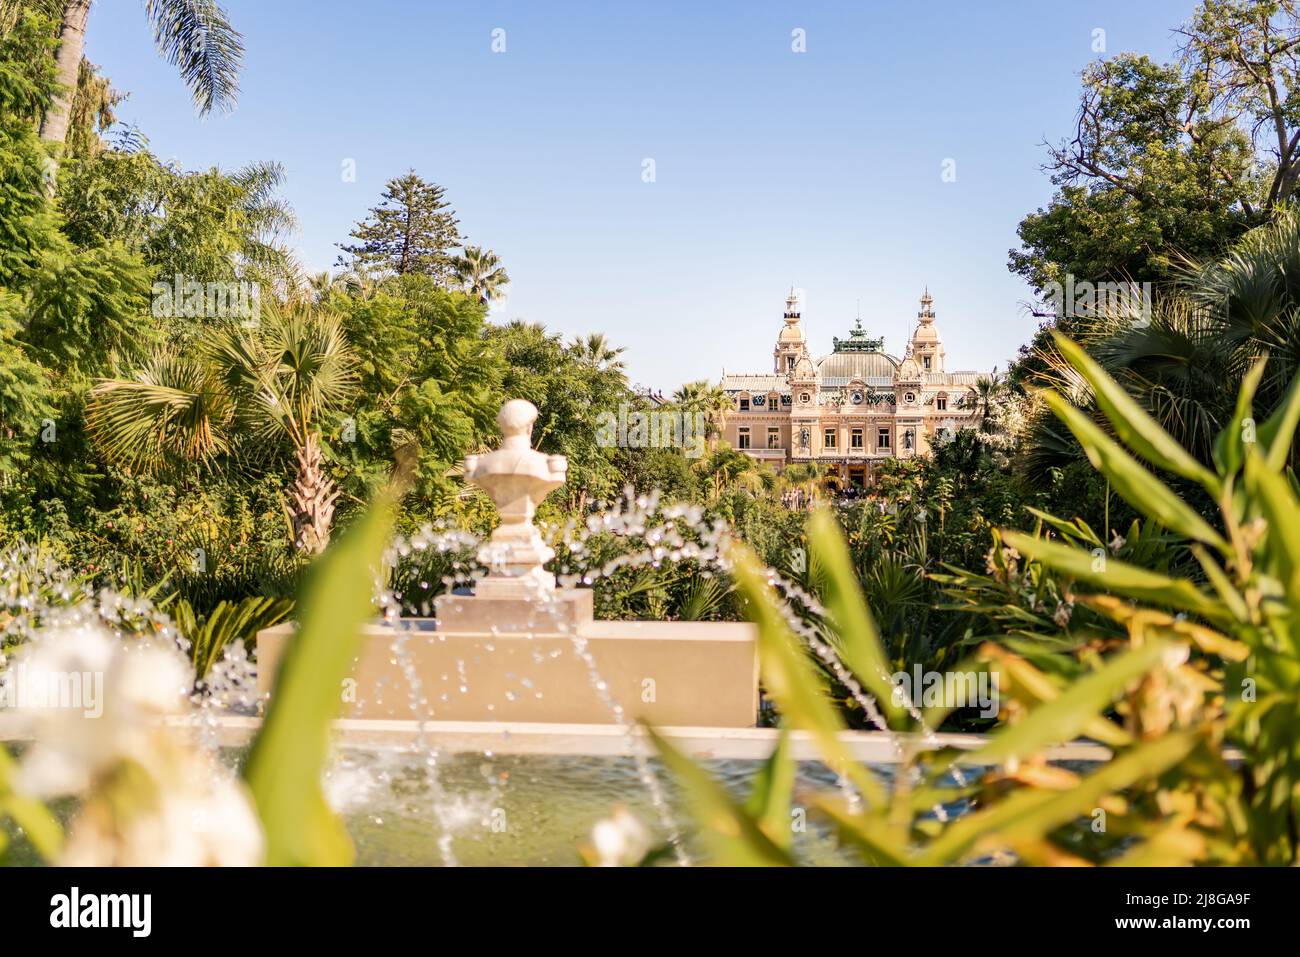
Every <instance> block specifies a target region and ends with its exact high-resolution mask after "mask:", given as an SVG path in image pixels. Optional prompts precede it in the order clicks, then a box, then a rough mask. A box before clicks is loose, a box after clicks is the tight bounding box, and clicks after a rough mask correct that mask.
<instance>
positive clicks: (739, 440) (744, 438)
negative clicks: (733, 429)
mask: <svg viewBox="0 0 1300 957" xmlns="http://www.w3.org/2000/svg"><path fill="white" fill-rule="evenodd" d="M736 447H737V448H740V449H747V448H749V429H741V430H740V431H739V432H738V433H737V434H736Z"/></svg>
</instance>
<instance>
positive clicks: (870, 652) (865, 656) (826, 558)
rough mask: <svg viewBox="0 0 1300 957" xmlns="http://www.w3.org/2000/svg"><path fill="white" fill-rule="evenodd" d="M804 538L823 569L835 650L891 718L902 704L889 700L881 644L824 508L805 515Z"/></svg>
mask: <svg viewBox="0 0 1300 957" xmlns="http://www.w3.org/2000/svg"><path fill="white" fill-rule="evenodd" d="M808 541H809V543H810V544H811V545H812V549H813V555H814V556H815V557H816V559H817V562H818V564H819V565H820V566H821V568H822V569H823V570H824V571H825V573H826V578H825V582H824V584H823V590H824V595H823V596H822V601H823V603H824V604H825V605H826V610H827V611H828V612H829V613H830V625H831V627H832V628H833V629H834V631H835V634H836V636H837V637H838V638H839V642H838V644H837V645H836V650H837V651H838V652H839V655H840V658H841V660H842V661H843V662H844V664H845V665H846V666H847V667H848V669H849V670H850V671H851V672H853V674H854V675H855V676H856V677H857V679H858V680H859V681H861V682H862V683H863V684H864V685H866V687H867V689H868V690H869V691H870V692H871V693H872V694H873V695H874V696H875V699H876V702H877V704H878V705H879V706H880V708H881V710H882V711H884V713H885V714H887V715H889V716H890V717H891V718H892V717H896V716H897V715H899V714H901V713H902V709H901V708H899V707H898V706H897V705H896V704H895V703H894V685H893V682H892V680H891V679H890V677H889V675H890V671H891V670H892V669H891V668H890V667H889V659H888V658H887V657H886V655H885V651H884V648H883V647H881V644H880V633H879V632H878V631H877V630H876V623H875V621H874V620H873V619H872V617H871V611H870V609H868V608H867V603H866V601H864V600H863V597H862V589H861V588H860V587H859V585H858V578H857V575H856V574H855V573H854V571H853V561H852V559H851V558H850V557H849V549H848V546H847V545H846V544H845V542H844V536H843V534H842V533H841V532H840V527H839V523H838V522H837V521H836V520H835V517H834V516H833V515H832V514H831V513H830V512H829V511H827V510H826V509H818V510H817V511H816V512H814V513H813V515H812V517H811V518H810V519H809V520H808Z"/></svg>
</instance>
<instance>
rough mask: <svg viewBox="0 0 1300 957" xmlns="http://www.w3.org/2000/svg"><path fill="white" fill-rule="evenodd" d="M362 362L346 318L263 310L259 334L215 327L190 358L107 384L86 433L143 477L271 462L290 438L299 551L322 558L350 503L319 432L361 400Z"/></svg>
mask: <svg viewBox="0 0 1300 957" xmlns="http://www.w3.org/2000/svg"><path fill="white" fill-rule="evenodd" d="M355 358H356V357H355V355H354V353H353V351H352V348H351V346H349V345H348V342H347V340H346V339H345V338H344V335H343V330H342V325H341V321H340V319H339V318H338V317H337V316H334V315H331V314H327V313H321V312H313V311H311V310H310V308H309V307H306V306H303V305H294V306H290V307H286V308H280V307H276V306H274V305H272V304H263V306H262V315H261V317H260V321H259V322H258V323H257V325H256V326H254V327H252V328H247V327H242V326H237V325H233V324H231V325H223V326H219V327H213V328H210V329H208V330H207V331H206V333H205V335H204V337H203V338H202V339H200V341H199V342H198V343H196V344H195V346H193V347H191V348H189V349H187V350H183V351H182V350H162V351H158V352H155V353H154V355H153V356H152V357H151V358H150V360H149V361H148V362H147V363H146V364H145V366H144V367H143V368H142V369H141V370H140V371H139V373H137V374H136V376H135V377H134V378H132V379H103V380H100V381H99V382H98V383H96V385H95V386H94V388H92V389H91V392H90V397H89V399H88V401H87V406H86V426H87V430H88V431H89V433H90V436H91V439H92V441H93V442H94V443H95V445H96V446H97V447H98V448H99V449H100V451H101V452H102V453H103V454H104V456H105V457H106V458H107V459H108V460H109V461H111V462H113V463H115V464H117V465H119V466H121V467H123V468H125V469H127V470H128V471H144V472H158V471H163V470H166V469H169V468H175V467H177V466H185V465H197V466H198V467H200V468H216V467H219V465H221V464H222V463H228V462H230V461H231V460H232V459H234V458H236V457H237V456H236V454H235V453H237V452H238V451H240V450H241V447H243V448H245V449H246V448H248V447H249V446H251V448H252V449H253V452H254V454H264V452H263V450H264V449H265V448H266V447H267V445H268V444H270V443H274V442H276V441H283V440H285V439H287V440H288V444H289V447H290V449H291V450H292V452H293V456H294V461H295V474H294V479H293V482H292V484H291V485H290V487H289V492H288V498H289V505H288V512H289V517H290V519H291V521H292V524H293V535H294V544H295V546H296V547H297V548H299V549H301V550H303V551H306V552H309V553H315V552H319V551H322V550H323V549H324V548H325V546H326V544H328V542H329V536H330V525H331V523H332V521H333V518H334V502H335V500H336V499H337V498H338V494H339V493H338V489H337V488H336V487H335V485H334V482H333V480H332V479H331V478H330V477H329V476H328V475H327V474H326V473H325V471H324V467H323V463H322V453H321V443H320V435H321V432H320V430H321V425H322V422H323V421H325V420H326V418H327V417H328V416H330V415H331V414H333V413H336V412H338V411H340V410H341V409H342V408H343V404H344V403H345V402H346V401H347V400H348V398H349V397H350V396H351V395H352V392H353V388H354V375H353V367H354V364H355Z"/></svg>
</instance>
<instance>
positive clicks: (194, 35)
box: [41, 0, 244, 145]
mask: <svg viewBox="0 0 1300 957" xmlns="http://www.w3.org/2000/svg"><path fill="white" fill-rule="evenodd" d="M91 3H92V0H65V2H64V3H63V14H62V17H61V20H60V26H59V48H58V53H57V54H56V58H55V69H56V73H55V79H57V80H58V83H59V87H60V89H59V92H58V93H56V94H55V96H54V99H53V101H52V102H51V103H50V105H49V108H48V109H47V110H46V111H45V117H44V119H43V120H42V121H41V139H43V140H45V141H46V142H49V143H56V144H59V145H62V144H63V142H64V140H66V139H67V137H68V123H69V120H70V118H71V116H72V96H73V93H74V91H75V90H76V88H77V75H78V72H79V71H80V69H81V59H82V52H83V50H84V49H85V46H86V23H87V21H88V19H89V18H90V6H91ZM144 9H145V16H146V17H148V19H149V24H150V26H152V27H153V37H154V43H155V45H156V46H157V47H158V52H159V53H160V54H161V55H162V56H163V57H165V58H166V60H167V62H169V63H171V64H172V65H173V66H175V67H177V68H178V69H179V70H180V74H181V79H182V80H184V81H185V85H186V86H188V87H189V88H190V92H191V93H193V95H194V105H195V107H196V108H197V109H198V111H199V115H201V116H206V115H207V114H208V113H210V112H212V110H213V109H214V108H220V109H229V108H230V107H231V106H232V105H233V104H234V102H235V95H236V93H237V92H238V89H239V84H238V77H239V68H240V65H241V64H242V62H243V58H244V43H243V39H242V38H241V37H240V35H239V33H238V32H237V31H236V30H235V28H234V27H232V26H231V25H230V21H229V20H228V19H227V17H226V12H225V10H223V9H222V8H221V7H220V5H218V3H217V2H216V0H145V4H144Z"/></svg>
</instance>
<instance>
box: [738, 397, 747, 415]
mask: <svg viewBox="0 0 1300 957" xmlns="http://www.w3.org/2000/svg"><path fill="white" fill-rule="evenodd" d="M740 411H741V412H748V411H749V399H748V398H746V397H744V396H742V397H741V399H740Z"/></svg>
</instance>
